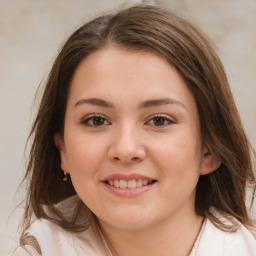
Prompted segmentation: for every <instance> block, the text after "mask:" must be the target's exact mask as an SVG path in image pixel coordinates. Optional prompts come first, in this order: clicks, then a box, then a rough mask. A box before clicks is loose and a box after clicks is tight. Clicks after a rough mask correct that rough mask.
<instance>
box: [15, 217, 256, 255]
mask: <svg viewBox="0 0 256 256" xmlns="http://www.w3.org/2000/svg"><path fill="white" fill-rule="evenodd" d="M200 232H201V234H199V236H198V238H197V240H196V242H195V245H194V247H193V249H192V252H191V254H190V256H256V240H255V239H254V237H253V236H252V234H251V233H250V232H249V231H248V230H247V229H246V228H245V227H244V226H242V225H241V227H240V228H239V229H238V230H237V231H236V232H233V233H230V232H223V231H221V230H220V229H218V228H216V227H215V226H214V225H213V224H212V223H211V221H210V220H209V219H206V220H205V223H204V225H203V227H202V229H201V231H200ZM28 235H29V236H33V237H34V238H36V240H37V241H38V244H39V245H40V248H41V251H42V254H40V253H39V252H38V251H37V250H36V249H34V248H33V247H32V246H30V245H26V246H25V248H22V247H21V246H19V247H18V248H17V249H16V250H15V251H14V252H13V253H12V254H11V255H10V256H29V255H32V256H40V255H43V256H85V255H86V256H107V254H106V252H105V249H104V245H103V242H102V240H101V238H100V235H99V234H98V233H97V232H96V231H95V230H94V229H93V227H92V226H91V227H89V228H88V229H87V230H85V231H83V232H80V233H70V232H68V231H65V230H63V229H62V228H61V227H59V226H57V225H56V224H53V223H51V222H49V221H47V220H36V221H35V222H34V223H33V224H32V225H31V227H30V228H29V230H28Z"/></svg>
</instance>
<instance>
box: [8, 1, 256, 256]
mask: <svg viewBox="0 0 256 256" xmlns="http://www.w3.org/2000/svg"><path fill="white" fill-rule="evenodd" d="M32 135H33V144H32V148H31V154H30V159H29V164H28V168H27V173H26V177H25V178H26V179H27V180H28V181H29V184H30V186H29V190H28V196H27V201H26V210H25V215H24V232H23V235H22V236H21V241H20V246H19V247H18V248H17V249H16V251H15V252H14V253H13V255H14V256H16V255H47V256H50V255H119V256H123V255H140V256H141V255H161V256H164V255H175V256H179V255H180V256H183V255H184V256H187V255H190V256H192V255H193V256H205V255H207V256H211V255H214V256H217V255H228V256H232V255H248V256H251V255H256V241H255V239H254V238H253V235H252V233H253V228H254V223H253V221H252V220H251V219H250V218H249V216H248V212H247V209H246V205H245V192H246V187H249V186H250V187H251V188H252V189H255V176H254V173H253V167H252V165H253V159H252V156H253V155H254V154H255V152H254V151H253V149H252V147H251V145H250V143H249V142H248V140H247V137H246V135H245V133H244V130H243V128H242V125H241V121H240V118H239V114H238V111H237V109H236V106H235V103H234V100H233V97H232V94H231V91H230V88H229V84H228V81H227V78H226V75H225V72H224V69H223V66H222V64H221V62H220V60H219V58H218V56H217V55H216V53H215V51H214V49H213V47H212V46H211V44H210V43H209V41H208V40H207V39H206V38H205V37H204V35H203V34H202V32H200V31H199V30H198V29H197V28H196V27H194V26H193V25H191V24H190V23H189V22H187V21H186V20H184V19H183V18H181V17H179V16H177V15H176V14H174V13H172V12H171V11H168V10H166V9H163V8H160V7H154V6H147V5H139V6H134V7H131V8H128V9H125V10H122V11H120V12H118V13H116V14H113V15H106V16H101V17H99V18H97V19H94V20H93V21H91V22H89V23H87V24H85V25H84V26H82V27H81V28H79V29H78V30H77V31H76V32H74V34H73V35H71V37H70V38H69V39H68V40H67V42H66V43H65V44H64V46H63V47H62V49H61V51H60V53H59V55H58V57H57V58H56V61H55V63H54V65H53V67H52V70H51V72H50V75H49V78H48V81H47V83H46V87H45V90H44V94H43V97H42V100H41V105H40V108H39V111H38V114H37V117H36V120H35V122H34V125H33V128H32V131H31V136H32ZM249 230H250V231H251V232H250V231H249Z"/></svg>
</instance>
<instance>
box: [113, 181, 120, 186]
mask: <svg viewBox="0 0 256 256" xmlns="http://www.w3.org/2000/svg"><path fill="white" fill-rule="evenodd" d="M114 186H115V187H116V188H119V180H114Z"/></svg>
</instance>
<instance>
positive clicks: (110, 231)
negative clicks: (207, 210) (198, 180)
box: [100, 212, 203, 256]
mask: <svg viewBox="0 0 256 256" xmlns="http://www.w3.org/2000/svg"><path fill="white" fill-rule="evenodd" d="M202 222H203V217H200V216H197V215H196V214H195V212H193V214H191V213H190V214H187V213H186V212H185V213H184V214H177V216H170V217H169V218H167V219H165V220H162V221H161V222H157V224H155V225H150V227H147V228H142V229H136V230H122V229H118V228H115V227H113V226H110V225H108V224H106V223H104V222H102V221H100V225H101V227H102V231H103V234H104V236H105V238H106V241H107V244H108V247H109V249H110V251H111V253H112V255H113V256H130V255H133V256H144V255H161V256H167V255H168V256H170V255H175V256H188V255H189V254H190V252H191V250H192V248H193V245H194V242H195V241H196V238H197V236H198V233H199V232H200V228H201V226H202Z"/></svg>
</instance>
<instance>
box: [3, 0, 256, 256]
mask: <svg viewBox="0 0 256 256" xmlns="http://www.w3.org/2000/svg"><path fill="white" fill-rule="evenodd" d="M128 2H139V1H118V0H93V1H89V0H72V1H71V0H0V205H1V208H0V255H7V254H8V252H9V251H10V250H11V249H12V248H14V246H15V245H16V243H17V241H16V239H17V235H16V228H17V223H18V220H19V218H20V211H16V212H15V213H14V214H13V215H11V216H10V218H9V219H8V217H9V215H10V214H11V211H12V210H13V209H14V207H15V206H16V205H17V203H18V202H19V200H20V199H21V195H22V190H19V192H18V193H17V194H16V195H15V191H16V189H17V187H18V184H19V182H20V181H21V177H22V175H23V173H24V162H25V160H24V156H23V150H24V146H25V142H26V137H27V135H28V131H29V127H30V124H31V120H32V118H31V116H32V114H33V110H34V109H33V105H32V101H33V97H34V93H35V91H36V88H37V86H38V84H39V83H40V81H41V79H42V78H43V77H44V76H45V74H46V73H47V71H49V68H50V65H51V63H52V61H53V58H54V56H55V54H56V51H57V49H58V47H59V44H60V43H61V42H62V41H63V39H64V38H65V37H67V35H69V33H70V32H71V31H73V29H74V28H76V27H77V26H78V25H79V24H81V23H82V22H83V21H84V20H88V19H89V18H92V17H93V16H94V15H95V14H96V13H99V12H102V11H105V10H108V9H110V8H114V7H118V6H120V5H121V4H123V3H128ZM162 2H164V3H167V4H168V5H169V6H171V7H172V8H173V9H176V10H178V11H180V12H181V13H183V14H184V15H185V16H187V17H188V18H190V19H191V20H193V21H194V22H196V23H197V24H198V25H199V26H200V27H201V28H202V29H203V30H204V31H205V32H207V34H208V35H209V37H210V38H211V39H212V40H213V42H214V43H215V45H216V47H217V48H218V52H219V54H220V56H221V58H222V60H223V62H224V65H225V68H226V70H227V73H228V76H229V79H230V82H231V85H232V90H233V92H234V95H235V98H236V101H237V104H238V108H239V111H240V113H241V116H242V120H243V123H244V125H245V128H246V130H247V132H248V135H249V137H250V138H251V140H252V142H253V144H254V145H256V133H255V130H256V117H255V116H256V100H255V97H256V20H255V17H256V1H255V0H225V1H223V0H214V1H211V0H180V1H178V0H176V1H175V0H169V1H167V0H166V1H162Z"/></svg>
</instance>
